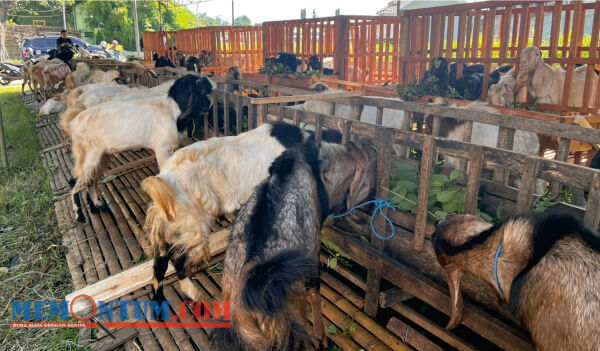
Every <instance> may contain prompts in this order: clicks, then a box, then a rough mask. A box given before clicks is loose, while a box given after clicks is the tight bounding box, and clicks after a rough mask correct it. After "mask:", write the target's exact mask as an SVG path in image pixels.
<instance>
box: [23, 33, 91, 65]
mask: <svg viewBox="0 0 600 351" xmlns="http://www.w3.org/2000/svg"><path fill="white" fill-rule="evenodd" d="M69 38H70V39H71V40H72V41H73V44H74V45H79V46H81V47H83V48H84V49H86V50H87V51H89V52H90V53H92V54H94V53H95V52H101V51H102V48H101V47H100V46H98V45H92V44H89V43H87V42H86V41H85V40H82V39H79V38H76V37H69ZM56 39H58V35H49V36H38V37H27V38H24V39H23V42H22V43H21V55H22V57H23V61H27V60H30V59H32V58H38V57H40V56H42V55H44V54H46V53H47V52H48V50H51V49H55V48H56Z"/></svg>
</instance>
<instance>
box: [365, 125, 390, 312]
mask: <svg viewBox="0 0 600 351" xmlns="http://www.w3.org/2000/svg"><path fill="white" fill-rule="evenodd" d="M393 132H394V130H393V129H391V128H384V127H380V128H378V129H377V181H376V182H375V187H376V189H375V194H376V196H377V197H378V198H380V199H383V200H386V199H387V198H388V196H389V193H388V191H387V190H385V189H384V188H386V189H387V188H389V186H390V170H391V167H392V145H393V143H394V141H393V139H392V136H393ZM387 212H388V209H387V208H384V209H382V214H383V213H385V214H387ZM374 226H375V230H376V231H377V233H379V234H380V235H386V233H387V231H389V230H390V228H388V224H387V221H386V220H385V218H383V216H382V215H378V216H377V217H376V218H375V221H374ZM387 235H389V234H387ZM370 241H371V245H372V246H373V247H374V248H375V249H377V250H379V251H383V248H384V242H383V241H382V240H381V239H379V238H377V237H376V236H375V233H371V240H370ZM382 269H383V267H376V268H375V269H369V270H368V271H367V291H366V292H365V313H366V314H368V315H369V316H371V317H374V316H375V315H376V314H377V308H378V306H379V302H378V300H379V283H380V281H381V270H382Z"/></svg>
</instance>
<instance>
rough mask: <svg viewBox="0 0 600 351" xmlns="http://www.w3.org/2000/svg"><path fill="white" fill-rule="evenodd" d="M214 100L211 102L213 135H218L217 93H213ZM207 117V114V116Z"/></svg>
mask: <svg viewBox="0 0 600 351" xmlns="http://www.w3.org/2000/svg"><path fill="white" fill-rule="evenodd" d="M214 99H215V100H214V102H213V132H214V134H213V135H214V136H216V137H218V136H219V98H218V97H217V94H214ZM207 117H208V116H207Z"/></svg>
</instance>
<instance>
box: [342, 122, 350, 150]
mask: <svg viewBox="0 0 600 351" xmlns="http://www.w3.org/2000/svg"><path fill="white" fill-rule="evenodd" d="M350 130H352V122H351V121H350V120H347V119H344V130H343V132H342V144H343V145H347V144H348V142H349V141H350Z"/></svg>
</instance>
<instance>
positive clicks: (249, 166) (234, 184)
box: [142, 122, 310, 300]
mask: <svg viewBox="0 0 600 351" xmlns="http://www.w3.org/2000/svg"><path fill="white" fill-rule="evenodd" d="M309 138H310V134H309V133H306V132H303V131H302V130H301V129H300V128H298V127H297V126H294V125H290V124H287V123H283V122H279V123H266V124H263V125H261V126H259V127H258V128H256V129H253V130H251V131H248V132H246V133H242V134H240V135H237V136H228V137H222V138H211V139H208V140H204V141H199V142H196V143H194V144H191V145H188V146H186V147H184V148H182V149H180V150H178V151H176V152H175V153H174V154H173V156H171V157H170V158H169V159H168V160H167V161H166V162H164V163H163V164H162V165H161V172H160V174H158V175H157V176H154V177H149V178H146V179H145V180H144V181H143V182H142V189H143V190H144V191H145V192H146V193H148V195H149V196H150V197H151V198H152V200H153V205H152V206H151V207H149V208H148V212H147V215H146V224H145V227H146V231H147V233H148V235H149V238H150V243H151V246H152V247H153V249H154V251H155V257H156V258H155V278H156V282H155V288H156V289H157V296H159V298H158V299H160V296H161V294H160V291H161V290H160V288H161V286H160V283H161V281H162V279H163V276H164V272H165V270H166V268H167V263H168V261H169V259H172V260H174V261H175V262H178V263H177V264H176V266H177V267H179V268H178V273H179V277H180V278H181V281H180V285H181V287H182V289H183V291H184V292H185V293H186V294H187V295H188V296H189V297H190V298H192V299H193V300H196V299H198V295H197V290H196V289H195V288H194V286H193V284H192V282H191V280H190V279H189V278H187V277H189V272H192V271H193V270H192V268H193V267H194V266H197V265H199V264H202V263H203V262H206V261H208V260H209V259H210V252H209V250H208V235H209V234H210V232H211V228H212V227H213V225H214V222H215V220H216V218H217V217H218V216H221V215H224V214H231V213H233V212H235V211H236V210H237V209H239V208H240V207H241V206H242V205H243V204H244V203H245V202H246V200H247V199H248V197H250V194H252V191H253V189H254V187H255V186H256V185H257V184H258V183H260V182H261V181H262V180H263V179H265V178H266V177H267V176H268V169H269V166H270V164H271V163H272V162H273V160H274V159H275V158H276V157H277V156H279V155H280V154H281V153H282V152H283V151H284V150H285V149H286V148H288V147H291V146H293V145H297V144H301V143H303V142H304V141H305V140H308V139H309Z"/></svg>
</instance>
